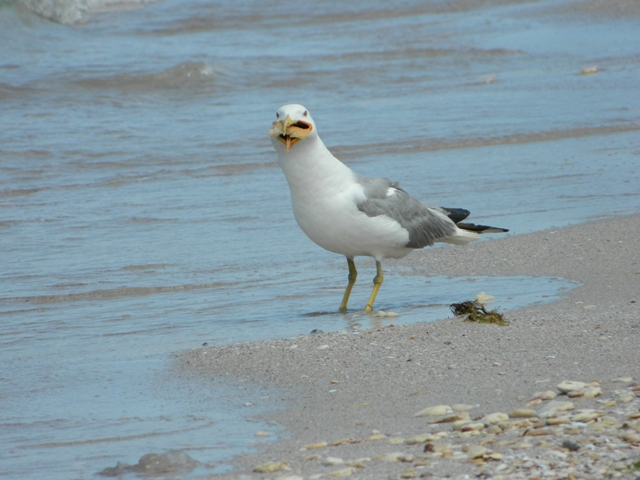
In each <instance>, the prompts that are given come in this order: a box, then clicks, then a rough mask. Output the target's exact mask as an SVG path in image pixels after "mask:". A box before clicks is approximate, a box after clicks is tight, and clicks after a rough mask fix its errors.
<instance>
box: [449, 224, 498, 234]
mask: <svg viewBox="0 0 640 480" xmlns="http://www.w3.org/2000/svg"><path fill="white" fill-rule="evenodd" d="M456 225H458V228H461V229H463V230H468V231H470V232H476V233H506V232H508V231H509V229H507V228H500V227H490V226H489V225H476V224H475V223H457V224H456Z"/></svg>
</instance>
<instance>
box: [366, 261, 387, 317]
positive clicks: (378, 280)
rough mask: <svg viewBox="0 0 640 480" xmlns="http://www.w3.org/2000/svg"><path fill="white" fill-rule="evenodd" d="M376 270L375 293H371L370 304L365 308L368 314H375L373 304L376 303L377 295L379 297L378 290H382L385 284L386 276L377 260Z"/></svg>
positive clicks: (374, 279)
mask: <svg viewBox="0 0 640 480" xmlns="http://www.w3.org/2000/svg"><path fill="white" fill-rule="evenodd" d="M376 270H377V272H378V273H377V274H376V276H375V277H373V291H372V292H371V296H370V297H369V303H367V306H366V307H364V311H365V312H367V313H371V312H373V302H375V301H376V295H378V290H380V285H382V282H384V275H383V274H382V265H381V264H380V262H378V261H377V260H376Z"/></svg>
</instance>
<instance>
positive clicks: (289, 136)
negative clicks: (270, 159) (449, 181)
mask: <svg viewBox="0 0 640 480" xmlns="http://www.w3.org/2000/svg"><path fill="white" fill-rule="evenodd" d="M269 136H270V137H271V143H272V144H273V147H274V148H275V150H276V153H277V154H278V163H279V165H280V167H281V168H282V171H283V172H284V175H285V177H286V178H287V183H288V184H289V189H290V190H291V203H292V206H293V214H294V216H295V219H296V221H297V222H298V225H299V226H300V228H301V229H302V231H303V232H304V233H305V234H306V235H307V236H308V237H309V238H310V239H311V240H312V241H313V242H315V243H316V244H318V245H319V246H321V247H322V248H324V249H325V250H329V251H330V252H334V253H337V254H340V255H344V256H345V257H346V258H347V265H348V267H349V275H348V281H349V283H348V284H347V288H346V290H345V292H344V296H343V298H342V302H341V303H340V311H341V312H346V311H347V302H348V301H349V296H350V295H351V289H352V288H353V285H354V284H355V282H356V277H357V276H358V272H357V270H356V265H355V263H354V257H358V256H367V257H373V258H374V259H375V261H376V276H375V277H374V279H373V291H372V292H371V296H370V297H369V302H368V303H367V305H366V307H365V308H364V311H365V312H367V313H371V312H372V311H373V303H374V301H375V299H376V296H377V294H378V290H380V286H381V285H382V282H383V281H384V275H383V273H382V261H383V260H384V259H385V258H402V257H404V256H406V255H408V254H409V253H411V252H412V251H413V250H415V249H420V248H424V247H426V246H431V245H433V244H434V243H435V242H446V243H453V244H457V245H464V244H467V243H469V242H472V241H474V240H478V239H479V238H480V235H479V234H481V233H502V232H507V231H508V230H506V229H504V228H497V227H489V226H486V225H474V224H472V223H462V221H463V220H464V219H466V218H467V217H468V216H469V213H470V212H469V211H468V210H464V209H462V208H444V207H434V206H432V205H427V204H424V203H420V202H419V201H418V200H416V199H415V198H413V197H412V196H411V195H409V194H408V193H407V192H405V191H404V190H403V189H401V188H400V186H399V184H398V183H397V182H392V181H391V180H389V179H387V178H366V177H363V176H360V175H358V174H357V173H355V172H354V171H353V170H351V169H350V168H349V167H347V166H346V165H345V164H344V163H342V162H341V161H340V160H338V159H337V158H336V157H334V156H333V155H332V154H331V152H330V151H329V149H327V147H326V146H325V145H324V143H323V142H322V140H320V137H319V136H318V129H317V128H316V124H315V122H314V121H313V119H312V118H311V115H310V114H309V110H307V109H306V108H305V107H303V106H302V105H297V104H291V105H284V106H282V107H280V108H279V109H278V111H277V112H276V120H275V121H274V122H273V123H272V124H271V128H270V129H269Z"/></svg>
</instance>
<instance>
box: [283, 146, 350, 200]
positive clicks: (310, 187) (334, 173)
mask: <svg viewBox="0 0 640 480" xmlns="http://www.w3.org/2000/svg"><path fill="white" fill-rule="evenodd" d="M273 143H274V146H275V148H276V152H277V153H278V163H279V164H280V167H281V168H282V171H283V172H284V174H285V177H287V182H288V183H289V188H290V189H291V194H292V196H293V197H296V198H297V199H299V200H303V199H304V198H313V197H315V198H318V197H319V196H320V197H322V196H329V195H334V194H336V193H338V192H341V191H344V190H345V189H347V188H349V187H350V186H351V185H353V183H354V182H355V179H356V175H355V173H354V172H353V171H352V170H351V169H350V168H349V167H347V166H346V165H345V164H344V163H342V162H341V161H340V160H338V159H337V158H336V157H334V156H333V155H332V154H331V152H330V151H329V150H328V149H327V147H326V146H325V145H324V143H322V140H320V137H318V136H317V135H313V136H312V137H308V138H306V139H304V140H301V141H299V142H298V143H296V144H295V145H293V146H292V147H291V149H290V150H289V151H288V152H287V151H286V149H285V148H284V145H283V144H282V142H280V141H279V140H277V139H274V141H273Z"/></svg>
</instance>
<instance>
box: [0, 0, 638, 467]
mask: <svg viewBox="0 0 640 480" xmlns="http://www.w3.org/2000/svg"><path fill="white" fill-rule="evenodd" d="M136 3H138V4H139V5H138V6H137V7H138V8H126V9H123V8H120V7H125V6H127V7H132V6H135V5H134V4H136ZM47 5H48V6H49V7H51V6H52V5H53V6H54V7H56V8H54V10H51V9H48V8H45V6H47ZM598 5H599V3H598V2H594V3H586V2H583V3H581V2H551V1H538V2H533V1H532V2H526V1H525V2H520V1H513V2H509V1H504V2H498V1H496V2H482V3H481V4H476V3H475V2H463V1H459V2H438V1H433V2H426V3H425V2H412V1H406V2H403V3H402V4H399V5H397V6H393V7H391V6H388V5H387V4H386V3H379V4H377V3H372V2H351V3H349V4H348V5H344V4H343V2H323V3H322V4H319V5H315V6H314V7H313V8H310V9H309V10H308V11H305V12H303V13H301V12H297V11H291V10H290V8H289V6H288V5H286V4H280V3H278V2H251V1H247V2H241V3H239V2H221V3H216V4H213V3H208V2H203V1H192V0H169V1H163V2H158V3H150V4H145V5H144V6H142V4H140V2H131V3H130V4H126V3H123V2H116V1H114V2H103V3H100V2H99V1H97V0H92V1H88V0H85V1H77V2H76V1H72V0H59V1H57V2H43V3H38V2H37V1H31V0H24V1H22V2H17V1H13V2H6V1H5V2H4V3H1V4H0V46H1V47H2V48H0V119H1V120H0V122H1V124H2V129H1V130H0V139H1V142H0V233H1V235H0V255H1V258H2V266H3V268H2V273H1V274H0V318H1V319H2V321H1V322H0V361H1V364H2V370H1V372H0V377H1V382H0V428H1V429H2V431H3V435H2V437H1V438H0V456H2V457H3V462H2V464H1V465H0V476H2V477H6V478H26V477H32V478H35V477H42V476H43V475H45V476H47V478H65V479H66V478H86V477H88V476H91V475H92V474H93V473H95V472H97V471H99V470H102V469H103V468H105V467H108V466H114V465H115V463H116V461H123V462H126V463H136V462H137V461H138V459H139V458H140V457H141V456H142V455H143V454H145V453H148V452H150V451H159V452H160V451H166V450H169V449H176V448H182V449H186V450H187V451H189V453H190V454H191V456H193V457H194V458H196V459H197V460H199V461H201V462H203V463H204V464H212V465H210V468H207V467H201V468H200V469H198V470H197V471H196V472H195V473H194V474H198V473H203V472H209V473H211V472H215V471H219V470H220V469H223V468H224V466H220V465H219V464H220V462H223V461H224V459H225V458H229V457H230V456H231V455H233V454H237V453H239V452H242V451H246V449H247V448H250V446H249V443H248V441H249V440H252V439H253V432H254V431H256V430H271V431H272V432H273V433H274V437H277V435H278V434H281V432H279V430H278V429H277V427H275V426H269V425H264V424H262V423H260V422H247V421H245V418H246V417H251V418H253V417H255V416H257V415H258V414H259V413H260V412H261V411H263V410H262V409H264V408H268V407H269V400H268V398H261V396H262V397H268V394H264V395H261V394H256V392H252V391H250V390H245V389H241V387H239V386H238V385H232V384H229V386H228V388H227V389H224V390H220V388H219V386H214V385H201V384H199V383H194V382H192V381H190V380H188V379H183V380H181V381H178V380H176V379H175V378H172V377H170V376H169V377H167V376H166V375H165V372H166V369H167V366H168V365H169V364H170V357H171V354H172V353H173V352H176V351H180V350H183V349H187V348H192V347H197V346H199V345H201V344H202V343H204V342H207V343H208V344H210V345H211V344H223V343H229V342H238V341H251V340H256V339H261V338H273V337H283V336H293V335H297V334H306V333H308V332H309V331H310V330H312V329H314V328H319V329H322V330H337V329H343V328H370V327H374V326H377V325H378V324H379V323H380V322H382V324H384V323H388V321H387V322H384V321H382V320H379V319H375V318H373V319H371V318H369V317H363V316H360V315H358V314H357V313H356V306H358V305H364V303H365V302H366V298H367V297H368V294H369V288H370V280H369V278H372V277H373V274H374V272H373V265H372V262H370V261H367V260H359V261H358V265H359V271H360V273H361V276H360V277H359V278H360V279H362V281H361V282H360V283H358V284H357V285H356V288H355V289H354V293H353V297H352V303H351V304H352V306H353V307H354V311H353V312H352V313H350V314H348V315H346V316H343V315H338V314H335V313H326V312H333V311H334V310H335V308H336V307H337V305H338V303H339V300H340V298H341V295H342V289H343V288H344V284H345V282H346V265H345V262H344V259H342V258H339V257H337V256H335V255H332V254H330V253H328V252H324V251H322V250H321V249H319V248H318V247H316V246H314V245H313V244H312V243H311V242H310V241H308V240H307V239H306V238H305V237H304V235H303V234H302V233H301V232H300V231H299V230H298V228H297V226H296V225H295V221H294V220H293V216H292V214H291V210H290V204H289V194H288V189H287V186H286V182H285V180H284V177H283V175H282V173H281V172H280V170H279V168H278V167H277V165H276V164H275V154H274V153H273V152H272V148H271V145H270V142H269V140H268V139H267V137H266V131H267V129H268V127H269V125H270V123H271V121H272V120H273V116H274V112H275V110H276V108H277V107H278V106H280V105H281V104H284V103H290V102H300V103H303V104H305V105H306V106H307V107H308V108H309V109H310V110H311V112H312V114H313V116H314V119H315V120H316V122H317V124H318V127H319V130H320V134H321V136H322V137H323V139H324V141H325V143H326V144H327V145H328V146H329V147H330V148H331V149H332V150H333V151H334V153H336V154H337V155H338V156H339V158H341V159H343V160H344V161H345V162H347V163H348V164H349V165H350V166H352V167H353V168H354V169H355V170H356V171H358V173H360V174H363V175H367V176H372V177H374V176H389V177H391V178H393V179H394V180H395V179H397V180H400V182H401V184H402V186H403V188H405V189H406V190H407V191H409V192H410V193H412V194H413V195H414V196H416V197H418V198H420V199H423V200H425V201H428V202H432V203H438V204H440V205H445V206H450V207H458V206H459V207H466V208H469V209H470V210H472V215H473V219H474V220H476V221H479V222H482V223H491V224H494V225H498V226H503V227H507V228H509V229H510V230H511V233H512V234H520V233H526V232H532V231H538V230H542V229H546V228H551V227H562V226H565V225H569V224H573V223H579V222H584V221H589V220H594V219H598V218H604V217H609V216H613V215H620V214H627V213H634V212H637V211H638V208H639V206H640V195H639V194H640V188H639V185H640V178H639V176H640V174H639V170H640V169H639V168H638V166H639V165H640V161H639V160H638V154H639V152H640V150H639V149H638V138H639V137H638V132H639V130H640V127H639V126H638V124H639V123H640V122H638V117H639V115H638V112H639V110H638V103H639V102H638V100H639V96H638V93H637V85H638V80H639V75H638V72H639V70H640V68H639V67H640V61H639V58H638V52H637V45H638V41H639V40H640V33H639V31H638V29H637V20H638V18H639V17H638V13H639V12H638V11H637V10H638V9H637V8H634V7H633V4H632V3H629V2H611V3H609V4H608V5H609V7H608V9H607V8H605V9H604V10H602V8H603V7H598ZM105 6H109V8H111V9H112V10H110V11H99V10H104V9H105V8H104V7H105ZM625 6H626V7H625ZM623 7H625V8H623ZM34 9H35V10H36V11H38V12H39V13H40V14H42V15H44V16H45V17H47V18H45V17H42V16H38V15H36V14H34V13H33V11H34ZM619 11H622V13H623V15H620V14H619V13H617V12H619ZM48 18H51V19H53V20H56V21H57V22H58V23H56V22H53V21H49V20H48ZM592 66H597V69H596V73H595V74H591V75H580V74H579V73H580V72H581V71H582V70H583V69H585V68H588V67H592ZM451 248H452V247H451ZM407 273H411V272H408V271H405V270H403V269H399V268H394V267H388V269H387V270H386V281H385V284H384V287H383V288H382V290H381V292H380V295H379V297H378V301H377V307H378V308H381V309H384V310H392V311H394V312H397V313H398V314H399V315H400V316H399V317H398V318H397V319H393V322H394V323H411V322H416V321H432V320H437V319H439V318H444V317H447V316H449V315H450V314H449V311H448V308H447V305H448V304H449V303H451V302H455V301H460V300H466V299H468V298H470V297H472V296H474V295H475V294H476V293H478V292H480V291H486V292H488V293H494V292H501V296H499V297H498V298H497V300H496V306H498V307H500V309H501V310H502V311H504V310H509V309H514V308H518V307H522V306H525V305H529V304H532V303H536V302H546V301H551V300H553V299H554V298H557V296H558V295H561V294H562V293H563V292H565V291H566V289H568V288H572V287H573V286H574V285H573V284H571V283H568V282H565V281H563V280H562V279H551V278H529V277H515V278H513V277H508V278H499V277H470V278H443V277H416V276H411V275H405V274H407ZM248 403H250V404H251V405H250V406H245V404H248ZM254 440H255V439H254ZM260 441H264V440H260ZM267 441H268V440H267ZM215 468H218V469H219V470H215ZM131 475H132V474H131Z"/></svg>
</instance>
